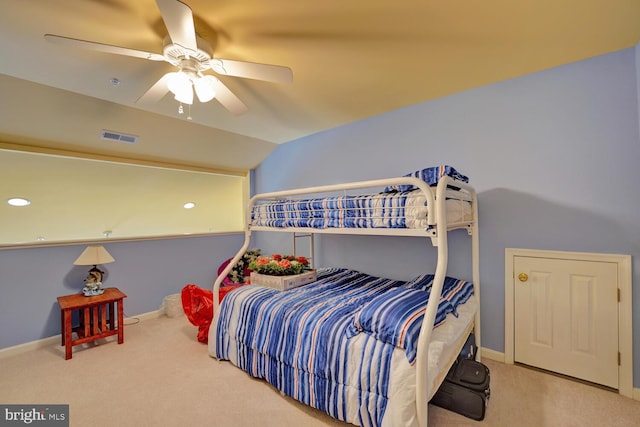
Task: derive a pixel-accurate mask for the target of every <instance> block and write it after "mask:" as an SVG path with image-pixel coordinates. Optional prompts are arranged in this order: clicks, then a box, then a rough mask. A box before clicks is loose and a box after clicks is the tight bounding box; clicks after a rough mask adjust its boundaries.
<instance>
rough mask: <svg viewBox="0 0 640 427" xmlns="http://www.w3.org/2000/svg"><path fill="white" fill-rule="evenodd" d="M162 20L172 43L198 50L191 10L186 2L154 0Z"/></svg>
mask: <svg viewBox="0 0 640 427" xmlns="http://www.w3.org/2000/svg"><path fill="white" fill-rule="evenodd" d="M156 4H157V5H158V9H160V14H162V20H163V21H164V25H165V27H167V31H168V32H169V37H171V41H172V42H173V43H174V44H177V45H180V46H182V47H184V48H187V49H191V50H193V51H197V50H198V44H197V42H196V29H195V26H194V24H193V12H192V11H191V8H190V7H189V6H187V5H186V4H184V3H182V2H180V1H177V0H156Z"/></svg>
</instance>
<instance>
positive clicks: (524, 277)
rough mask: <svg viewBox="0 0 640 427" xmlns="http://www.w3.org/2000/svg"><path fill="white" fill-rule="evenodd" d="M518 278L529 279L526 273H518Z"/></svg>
mask: <svg viewBox="0 0 640 427" xmlns="http://www.w3.org/2000/svg"><path fill="white" fill-rule="evenodd" d="M518 280H520V281H521V282H526V281H527V280H529V275H528V274H527V273H520V274H518Z"/></svg>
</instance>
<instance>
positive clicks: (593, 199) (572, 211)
mask: <svg viewBox="0 0 640 427" xmlns="http://www.w3.org/2000/svg"><path fill="white" fill-rule="evenodd" d="M637 50H638V49H637V48H630V49H626V50H622V51H619V52H614V53H611V54H607V55H603V56H600V57H595V58H591V59H588V60H584V61H581V62H578V63H573V64H568V65H565V66H562V67H558V68H555V69H551V70H547V71H543V72H539V73H535V74H531V75H527V76H523V77H520V78H517V79H512V80H509V81H504V82H500V83H497V84H493V85H489V86H485V87H481V88H478V89H474V90H470V91H466V92H463V93H459V94H455V95H451V96H448V97H445V98H441V99H437V100H433V101H430V102H426V103H422V104H419V105H415V106H411V107H407V108H404V109H401V110H397V111H393V112H390V113H386V114H383V115H380V116H377V117H373V118H370V119H367V120H362V121H358V122H355V123H352V124H349V125H345V126H343V127H340V128H336V129H332V130H329V131H326V132H322V133H319V134H316V135H312V136H309V137H306V138H302V139H300V140H296V141H294V142H292V143H287V144H283V145H281V146H279V147H278V149H276V150H275V151H274V152H273V153H272V154H271V155H270V156H269V157H268V158H267V159H266V161H264V162H263V163H262V164H261V166H260V167H259V168H258V169H257V170H256V174H255V178H256V188H255V189H256V191H257V192H265V191H276V190H281V189H287V188H295V187H304V186H314V185H323V184H332V183H340V182H347V181H353V180H368V179H376V178H384V177H393V176H399V175H402V174H404V173H408V172H411V171H414V170H416V169H421V168H424V167H427V166H434V165H439V164H450V165H452V166H454V167H456V168H457V169H459V170H460V171H461V172H462V173H465V174H467V175H468V176H470V177H471V183H472V184H473V185H474V186H475V188H476V190H477V191H478V193H479V210H480V247H481V262H480V275H481V287H482V289H483V294H482V322H483V331H482V338H483V341H482V343H483V346H485V347H488V348H490V349H493V350H496V351H499V352H503V351H504V286H505V285H504V271H505V266H504V251H505V248H508V247H513V248H530V249H548V250H566V251H580V252H583V251H584V252H603V253H619V254H630V255H632V256H633V266H634V274H633V279H634V289H633V292H634V297H633V306H634V312H636V313H637V312H638V310H640V289H639V284H640V268H639V267H640V264H639V260H640V257H639V256H638V255H640V222H639V221H638V212H640V191H638V185H639V184H640V168H639V167H638V163H639V162H640V137H639V125H640V124H639V111H638V88H637V87H638V86H637V82H638V71H637V70H636V63H637V60H636V51H637ZM424 84H437V82H428V81H425V83H424ZM283 166H286V167H283ZM269 234H275V233H269ZM283 239H284V238H283V237H278V236H271V235H269V236H265V235H262V236H259V237H258V238H257V242H259V243H258V244H259V246H260V247H262V248H263V249H265V251H267V252H268V251H269V250H273V251H284V249H282V248H283V247H284V248H289V247H290V241H289V240H283ZM283 245H286V246H283ZM427 246H428V245H426V243H425V242H424V241H422V240H421V239H389V238H386V237H366V236H360V237H355V236H320V243H319V244H318V250H317V251H318V252H317V253H316V261H317V264H316V265H336V264H338V265H349V266H351V267H354V268H357V269H361V270H363V271H367V272H371V273H374V274H377V273H381V274H383V275H386V276H388V277H398V278H409V277H411V276H412V275H414V274H416V273H417V272H419V271H422V270H424V271H429V270H430V269H431V266H432V265H433V263H432V262H426V263H425V261H424V259H425V258H426V257H427V256H429V254H431V253H433V250H432V249H430V248H428V247H427ZM468 246H469V245H468V244H467V242H466V238H465V236H459V235H456V236H454V238H453V242H452V243H451V247H450V251H451V253H452V254H456V253H460V255H452V256H451V257H450V267H451V268H450V270H449V272H450V273H451V274H452V275H458V277H461V278H465V279H466V278H470V271H469V268H468V264H469V262H470V261H469V254H468ZM634 330H635V332H634V354H635V363H634V366H635V368H634V384H636V385H638V384H640V317H639V316H638V315H634Z"/></svg>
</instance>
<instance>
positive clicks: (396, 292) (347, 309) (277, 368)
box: [215, 269, 473, 426]
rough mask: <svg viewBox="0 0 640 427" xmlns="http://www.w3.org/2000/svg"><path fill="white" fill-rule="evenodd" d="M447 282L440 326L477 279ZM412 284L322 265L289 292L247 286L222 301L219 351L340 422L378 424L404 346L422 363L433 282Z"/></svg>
mask: <svg viewBox="0 0 640 427" xmlns="http://www.w3.org/2000/svg"><path fill="white" fill-rule="evenodd" d="M448 280H449V281H450V282H451V285H449V286H445V290H444V292H443V296H442V297H441V299H440V304H439V310H438V322H444V320H445V317H446V315H447V314H448V313H453V314H454V315H455V306H456V305H457V304H461V303H463V302H465V301H466V298H468V297H469V296H470V295H471V294H472V293H473V286H472V285H471V284H470V283H469V282H464V281H459V280H457V279H451V278H448ZM423 284H424V283H423ZM445 284H446V283H445ZM405 285H410V284H409V282H403V281H395V280H390V279H385V278H379V277H374V276H370V275H367V274H364V273H361V272H357V271H353V270H348V269H320V270H319V271H318V281H317V282H314V283H312V284H310V285H306V286H303V287H301V288H296V289H293V290H289V291H286V292H278V291H276V290H274V289H270V288H263V287H258V286H244V287H241V288H238V289H237V290H234V291H232V292H230V293H229V294H227V295H226V297H225V299H224V300H223V302H222V304H221V306H220V314H219V317H218V323H217V330H216V337H215V340H216V341H215V343H216V349H215V356H216V358H218V359H224V360H231V361H232V362H233V363H234V364H235V365H237V366H238V367H240V368H241V369H243V370H245V371H246V372H248V373H249V374H250V375H252V376H254V377H258V378H264V379H266V380H267V381H268V382H269V383H271V384H272V385H274V386H275V387H276V388H278V389H279V390H281V391H282V392H284V393H285V394H287V395H288V396H291V397H293V398H295V399H297V400H299V401H301V402H303V403H305V404H307V405H310V406H312V407H315V408H317V409H320V410H322V411H324V412H326V413H328V414H329V415H331V416H333V417H335V418H337V419H341V420H344V421H348V422H352V423H356V424H359V425H363V426H364V425H367V426H369V425H370V426H379V425H381V423H382V419H383V417H384V414H385V409H386V405H387V399H388V394H389V390H388V384H389V377H390V375H392V369H391V366H392V357H391V356H392V354H393V353H394V350H396V349H397V348H403V349H404V350H405V352H406V356H407V360H408V362H409V363H411V362H412V358H413V359H415V343H417V335H418V333H419V324H420V323H421V322H422V315H423V314H424V307H425V305H426V301H425V300H424V298H425V297H428V291H429V285H428V283H427V285H426V286H424V287H423V288H421V289H416V288H415V287H413V286H408V287H407V286H405ZM391 297H392V298H391ZM416 326H417V327H416ZM354 337H361V338H364V340H365V345H364V346H363V347H362V348H363V349H365V348H366V349H367V350H366V351H364V350H357V351H360V353H359V354H356V355H355V357H354V354H352V353H353V351H354V348H352V347H351V345H352V343H353V341H354ZM411 343H413V344H411ZM358 349H360V347H358Z"/></svg>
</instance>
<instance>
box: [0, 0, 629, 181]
mask: <svg viewBox="0 0 640 427" xmlns="http://www.w3.org/2000/svg"><path fill="white" fill-rule="evenodd" d="M185 3H187V4H188V5H189V6H190V7H191V9H192V10H193V14H194V17H195V22H196V25H195V27H196V31H197V32H198V34H199V35H200V36H202V37H203V38H205V39H207V40H209V41H210V42H212V44H215V43H216V42H217V46H216V47H215V50H214V56H215V57H218V58H224V59H237V60H243V61H251V62H259V63H267V64H276V65H285V66H289V67H290V68H291V69H292V70H293V75H294V82H293V83H292V84H289V85H285V84H275V83H268V82H262V81H255V80H248V79H241V78H233V77H225V76H222V77H220V79H221V80H222V81H223V83H224V84H225V85H227V86H228V87H229V88H230V89H231V90H232V91H233V92H234V93H235V94H236V95H237V96H238V97H240V99H242V100H243V101H244V103H245V104H246V105H247V106H248V107H249V111H248V113H246V114H244V115H241V116H234V115H232V114H230V113H229V112H227V111H226V110H225V109H224V108H222V106H221V105H220V104H219V103H218V102H217V101H211V102H209V103H208V104H199V103H198V102H197V101H196V102H195V103H194V105H193V108H192V112H191V114H192V117H193V120H192V121H187V120H185V119H184V118H181V117H180V116H179V115H178V114H177V107H178V105H177V102H176V101H175V100H173V99H172V98H171V97H170V96H166V97H165V98H164V99H162V100H161V101H160V102H159V103H157V104H155V105H152V106H145V107H144V109H143V108H142V107H141V106H139V105H136V103H135V101H136V100H137V99H138V97H139V96H141V95H142V94H143V93H144V92H145V91H146V90H147V89H148V88H149V87H150V86H151V85H152V84H153V83H154V82H155V81H156V80H157V79H158V78H159V77H160V76H162V75H163V74H164V73H166V72H168V71H171V70H172V67H171V66H170V65H169V64H167V63H164V62H152V61H147V60H144V59H138V58H131V57H121V56H118V55H111V54H107V53H99V52H91V51H86V50H81V49H75V48H71V47H66V46H60V45H55V44H52V43H49V42H47V41H46V40H45V39H44V38H43V35H44V34H45V33H53V34H58V35H63V36H68V37H73V38H78V39H84V40H91V41H96V42H101V43H106V44H112V45H118V46H124V47H128V48H133V49H137V50H143V51H148V52H156V53H161V52H162V40H163V38H164V36H166V34H167V33H166V30H165V27H164V23H163V21H162V18H161V16H160V12H159V10H158V8H157V6H156V4H155V1H154V0H135V1H131V0H55V1H54V0H29V1H25V0H3V1H2V2H1V3H0V58H2V59H1V61H0V74H2V76H0V89H1V90H2V94H3V96H2V97H1V98H2V99H1V100H0V112H1V114H0V140H2V141H4V142H10V143H19V144H27V145H35V146H50V147H56V148H59V149H66V150H72V151H79V152H89V153H97V154H105V155H114V156H118V157H127V158H136V159H151V160H156V161H166V162H170V163H179V164H186V165H197V166H201V167H205V168H216V169H220V168H221V169H226V170H233V171H243V170H247V169H249V168H253V167H255V166H257V165H258V164H259V163H260V161H261V160H262V159H263V158H264V157H265V156H266V155H268V153H269V152H270V151H271V150H272V149H273V147H274V144H278V143H283V142H287V141H291V140H294V139H296V138H300V137H303V136H305V135H309V134H313V133H316V132H318V131H321V130H324V129H329V128H333V127H336V126H339V125H342V124H346V123H349V122H353V121H356V120H360V119H363V118H366V117H371V116H374V115H377V114H381V113H384V112H386V111H390V110H394V109H398V108H401V107H404V106H407V105H411V104H416V103H420V102H424V101H427V100H430V99H434V98H438V97H442V96H446V95H448V94H451V93H455V92H460V91H464V90H467V89H470V88H474V87H478V86H482V85H486V84H490V83H493V82H496V81H500V80H505V79H509V78H513V77H517V76H520V75H523V74H527V73H532V72H535V71H539V70H543V69H547V68H550V67H555V66H558V65H561V64H566V63H570V62H574V61H578V60H581V59H584V58H588V57H591V56H595V55H600V54H604V53H607V52H612V51H616V50H620V49H623V48H627V47H631V46H633V45H634V44H635V43H637V42H638V40H640V1H638V0H518V1H513V0H482V1H480V0H396V1H393V2H391V1H388V0H367V1H364V0H362V1H344V0H340V1H338V0H324V1H300V0H271V1H264V0H216V1H211V0H187V1H185ZM113 77H116V78H118V79H119V80H120V81H121V84H120V86H118V87H113V86H112V85H110V83H109V80H110V79H111V78H113ZM14 78H15V79H14ZM16 79H21V80H16ZM23 80H24V81H23ZM34 83H35V84H34ZM41 85H44V86H41ZM102 129H109V130H114V131H120V132H124V133H129V134H135V135H138V136H140V140H139V142H138V144H137V145H135V146H128V145H120V144H114V143H110V142H105V141H102V140H100V138H99V132H100V130H102Z"/></svg>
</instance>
